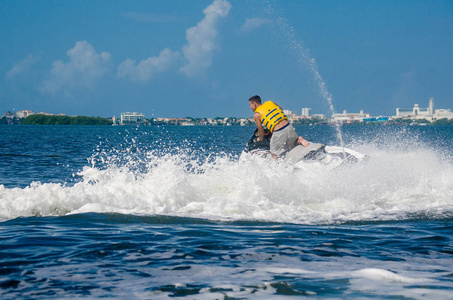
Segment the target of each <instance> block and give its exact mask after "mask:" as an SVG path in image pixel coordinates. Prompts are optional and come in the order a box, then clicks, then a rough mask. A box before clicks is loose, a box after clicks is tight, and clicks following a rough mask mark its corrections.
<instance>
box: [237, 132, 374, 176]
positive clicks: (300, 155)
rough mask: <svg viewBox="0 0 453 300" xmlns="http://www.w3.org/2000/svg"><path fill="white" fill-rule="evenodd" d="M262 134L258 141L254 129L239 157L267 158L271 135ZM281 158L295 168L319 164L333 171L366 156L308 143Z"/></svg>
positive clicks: (348, 150) (347, 150)
mask: <svg viewBox="0 0 453 300" xmlns="http://www.w3.org/2000/svg"><path fill="white" fill-rule="evenodd" d="M264 132H265V135H264V139H263V140H258V137H259V133H258V129H255V132H254V133H253V135H252V137H251V138H250V140H249V141H248V142H247V146H246V147H245V149H244V152H243V154H242V155H241V157H244V156H245V155H246V154H245V153H250V154H254V155H259V156H262V157H268V156H270V155H271V152H270V139H271V137H272V133H271V132H270V131H269V130H267V129H265V131H264ZM281 158H282V160H283V161H284V162H287V163H290V164H293V165H295V166H301V164H304V163H320V164H321V165H325V166H328V167H329V168H331V169H333V168H337V167H339V166H341V165H343V164H355V163H358V162H361V161H366V160H367V159H368V156H367V155H365V154H362V153H360V152H357V151H354V150H352V149H348V148H343V147H335V146H326V145H323V144H319V143H309V145H308V146H306V147H304V146H302V145H298V146H295V147H294V148H292V149H291V150H289V151H287V152H286V153H284V154H283V155H282V157H281Z"/></svg>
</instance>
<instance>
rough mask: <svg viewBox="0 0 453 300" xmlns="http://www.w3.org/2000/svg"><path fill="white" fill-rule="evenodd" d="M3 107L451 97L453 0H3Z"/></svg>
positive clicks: (200, 106) (211, 110)
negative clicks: (253, 98) (254, 99)
mask: <svg viewBox="0 0 453 300" xmlns="http://www.w3.org/2000/svg"><path fill="white" fill-rule="evenodd" d="M0 38H1V40H2V47H0V57H1V58H2V59H1V60H0V74H1V76H0V111H3V112H6V111H9V110H13V109H16V111H19V110H26V109H29V110H34V111H46V112H49V113H53V114H59V113H62V112H63V113H66V114H68V115H95V116H103V117H108V116H113V115H118V114H119V113H121V112H124V111H140V112H143V113H144V114H145V115H147V116H149V117H153V116H175V117H185V116H193V117H205V116H206V117H216V116H238V117H248V116H250V114H251V111H250V109H249V107H248V102H247V100H248V98H249V97H250V96H252V95H255V94H259V95H260V96H261V97H262V98H263V100H273V101H276V102H277V103H279V104H280V105H281V106H282V107H283V108H284V109H287V110H293V111H294V110H296V111H298V113H300V109H301V108H303V107H306V108H311V109H312V112H313V113H319V114H325V115H330V114H331V112H330V109H329V105H328V103H327V100H326V99H327V98H332V100H333V101H332V102H333V105H334V107H335V112H337V113H338V112H342V111H343V110H344V109H347V110H348V111H360V110H361V109H363V110H364V111H366V112H371V113H373V114H376V115H391V114H394V109H395V108H397V107H410V106H412V104H414V103H420V104H422V103H424V102H426V101H427V100H426V99H429V98H430V97H434V98H435V99H436V106H437V107H443V108H446V109H451V108H452V107H451V106H452V103H453V85H452V84H451V82H452V81H453V59H452V56H451V53H453V2H452V1H448V0H445V1H442V0H437V1H428V0H424V1H421V0H413V1H358V0H325V1H298V0H288V1H272V0H264V1H258V0H250V1H239V0H231V1H226V0H215V1H214V0H199V1H181V0H167V1H124V0H120V1H115V2H111V1H107V0H99V1H87V0H83V1H77V2H76V1H56V0H43V1H33V0H22V1H12V0H4V1H0Z"/></svg>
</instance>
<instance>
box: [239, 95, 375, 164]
mask: <svg viewBox="0 0 453 300" xmlns="http://www.w3.org/2000/svg"><path fill="white" fill-rule="evenodd" d="M249 104H250V108H251V109H252V111H253V112H254V116H253V119H254V120H255V123H256V126H257V129H256V130H255V134H254V136H253V137H252V139H251V140H250V141H249V143H248V146H247V148H249V150H250V149H251V147H254V148H255V150H258V149H259V150H260V151H262V150H265V151H268V154H270V155H272V157H273V158H274V159H279V158H280V159H281V158H283V159H284V161H287V162H290V163H292V164H296V163H298V162H300V161H302V160H305V161H306V160H315V161H319V162H321V163H323V164H328V165H331V166H332V167H334V168H335V167H337V166H339V165H341V164H343V162H345V161H350V162H358V161H361V160H363V159H364V158H365V157H366V156H365V155H363V154H361V153H358V152H356V151H353V150H350V149H345V148H342V147H328V146H325V145H322V144H319V143H309V142H308V141H307V140H305V139H304V138H303V137H301V136H298V135H297V133H296V130H295V129H294V127H293V126H292V125H291V124H290V123H289V122H288V117H287V116H286V115H285V114H284V113H283V109H282V108H281V107H280V106H279V105H278V104H276V103H274V102H272V101H266V102H264V103H261V98H260V96H258V95H255V96H252V97H250V98H249ZM266 133H267V134H266ZM266 139H267V140H268V141H265V140H266ZM263 148H264V149H263ZM255 152H256V151H255ZM328 154H329V155H328ZM340 155H341V156H342V158H341V157H340Z"/></svg>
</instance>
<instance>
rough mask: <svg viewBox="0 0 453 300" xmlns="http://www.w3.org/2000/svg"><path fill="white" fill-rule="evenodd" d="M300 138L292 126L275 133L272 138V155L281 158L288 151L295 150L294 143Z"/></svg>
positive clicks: (289, 125)
mask: <svg viewBox="0 0 453 300" xmlns="http://www.w3.org/2000/svg"><path fill="white" fill-rule="evenodd" d="M298 138H299V136H298V135H297V132H296V129H294V127H293V125H291V124H288V126H286V127H285V128H283V129H281V130H279V131H274V133H273V134H272V138H271V153H272V154H275V155H277V156H281V155H282V154H283V153H285V152H286V151H288V150H290V149H292V148H294V143H296V141H297V139H298Z"/></svg>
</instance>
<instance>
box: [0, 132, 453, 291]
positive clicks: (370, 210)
mask: <svg viewBox="0 0 453 300" xmlns="http://www.w3.org/2000/svg"><path fill="white" fill-rule="evenodd" d="M296 129H297V131H298V133H300V134H302V135H303V136H304V137H305V138H306V139H308V140H311V141H316V142H321V143H325V144H329V145H335V144H336V143H337V141H336V130H335V128H332V127H329V126H312V127H296ZM253 131H254V128H253V127H195V126H192V127H191V126H187V127H158V126H149V127H122V126H119V127H114V126H80V127H79V126H0V298H1V299H73V298H86V299H94V298H108V299H114V298H119V299H167V298H172V297H183V298H185V299H287V298H288V297H290V296H299V297H307V298H314V299H320V298H325V299H346V298H347V299H349V298H356V299H453V238H452V234H453V127H451V126H450V127H432V126H409V127H404V126H369V127H367V126H344V127H342V132H343V139H344V143H345V146H346V147H348V148H351V149H354V150H357V151H360V152H362V153H365V154H367V155H368V156H370V159H369V161H368V162H366V163H361V164H356V165H350V166H346V167H343V168H340V169H336V170H327V169H325V168H323V167H322V166H319V165H316V164H307V165H306V166H303V167H302V168H299V169H295V168H294V167H292V166H290V165H285V164H284V163H278V162H275V161H273V160H271V159H270V160H267V159H264V158H260V157H253V156H246V157H245V159H241V160H240V159H239V156H240V154H241V152H242V150H243V148H244V146H245V144H246V142H247V140H248V138H249V137H250V136H251V134H252V133H253Z"/></svg>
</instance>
